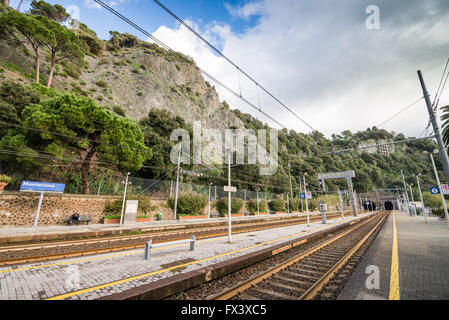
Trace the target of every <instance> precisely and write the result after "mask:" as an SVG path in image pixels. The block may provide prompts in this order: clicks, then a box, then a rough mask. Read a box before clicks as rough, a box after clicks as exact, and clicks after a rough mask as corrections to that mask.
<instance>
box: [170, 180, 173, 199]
mask: <svg viewBox="0 0 449 320" xmlns="http://www.w3.org/2000/svg"><path fill="white" fill-rule="evenodd" d="M172 196H173V180H170V199H171V197H172Z"/></svg>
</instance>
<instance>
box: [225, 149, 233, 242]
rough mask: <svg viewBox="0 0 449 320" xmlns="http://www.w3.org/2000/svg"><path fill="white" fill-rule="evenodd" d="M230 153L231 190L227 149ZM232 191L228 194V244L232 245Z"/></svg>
mask: <svg viewBox="0 0 449 320" xmlns="http://www.w3.org/2000/svg"><path fill="white" fill-rule="evenodd" d="M226 152H227V153H228V187H229V188H231V149H230V148H227V149H226ZM231 241H232V234H231V191H229V192H228V242H229V243H231Z"/></svg>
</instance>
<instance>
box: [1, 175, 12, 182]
mask: <svg viewBox="0 0 449 320" xmlns="http://www.w3.org/2000/svg"><path fill="white" fill-rule="evenodd" d="M0 182H6V183H10V182H11V177H8V176H7V175H5V174H0Z"/></svg>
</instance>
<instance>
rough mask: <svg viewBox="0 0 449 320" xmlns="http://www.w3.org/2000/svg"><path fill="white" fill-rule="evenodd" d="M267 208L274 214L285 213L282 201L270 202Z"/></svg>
mask: <svg viewBox="0 0 449 320" xmlns="http://www.w3.org/2000/svg"><path fill="white" fill-rule="evenodd" d="M268 207H269V208H270V210H271V211H275V212H280V211H281V212H282V211H285V201H284V200H283V199H276V200H271V201H270V202H268Z"/></svg>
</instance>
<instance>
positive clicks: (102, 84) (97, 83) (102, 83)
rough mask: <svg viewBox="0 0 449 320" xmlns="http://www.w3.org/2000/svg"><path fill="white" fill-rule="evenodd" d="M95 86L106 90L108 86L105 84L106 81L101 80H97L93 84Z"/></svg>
mask: <svg viewBox="0 0 449 320" xmlns="http://www.w3.org/2000/svg"><path fill="white" fill-rule="evenodd" d="M95 84H96V85H97V86H99V87H101V88H107V87H108V84H107V83H106V81H103V80H98V81H96V82H95Z"/></svg>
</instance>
